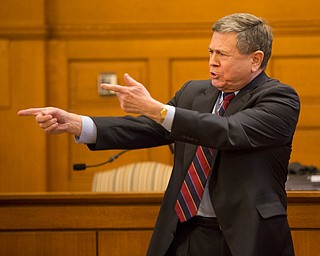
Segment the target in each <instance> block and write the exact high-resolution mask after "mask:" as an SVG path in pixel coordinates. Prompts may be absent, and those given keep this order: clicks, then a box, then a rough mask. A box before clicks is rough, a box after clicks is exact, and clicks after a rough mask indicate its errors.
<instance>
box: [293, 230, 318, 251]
mask: <svg viewBox="0 0 320 256" xmlns="http://www.w3.org/2000/svg"><path fill="white" fill-rule="evenodd" d="M291 234H292V239H293V244H294V250H295V254H296V255H297V256H314V255H318V254H319V249H320V248H319V244H320V232H319V231H318V230H310V229H309V230H308V229H306V230H292V231H291Z"/></svg>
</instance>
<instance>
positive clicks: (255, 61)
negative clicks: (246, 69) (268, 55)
mask: <svg viewBox="0 0 320 256" xmlns="http://www.w3.org/2000/svg"><path fill="white" fill-rule="evenodd" d="M263 58H264V53H263V51H255V52H253V53H252V54H251V59H252V72H256V71H257V70H258V69H259V68H260V67H261V63H262V61H263Z"/></svg>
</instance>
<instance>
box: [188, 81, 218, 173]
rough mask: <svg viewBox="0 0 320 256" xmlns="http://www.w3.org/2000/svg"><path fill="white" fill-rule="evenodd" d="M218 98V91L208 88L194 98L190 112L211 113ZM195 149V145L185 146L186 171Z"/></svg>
mask: <svg viewBox="0 0 320 256" xmlns="http://www.w3.org/2000/svg"><path fill="white" fill-rule="evenodd" d="M218 96H219V91H218V90H217V89H216V88H214V87H213V86H210V87H208V89H206V90H205V91H204V94H202V95H199V96H197V97H195V99H194V102H193V105H192V110H196V111H198V112H201V113H211V112H212V110H213V106H214V104H215V102H216V100H217V98H218ZM196 149H197V145H193V144H186V147H185V157H186V159H187V160H188V161H184V170H186V171H187V170H188V168H189V166H190V164H191V162H192V159H193V157H194V154H195V151H196Z"/></svg>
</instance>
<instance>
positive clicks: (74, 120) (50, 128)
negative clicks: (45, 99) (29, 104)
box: [18, 107, 81, 136]
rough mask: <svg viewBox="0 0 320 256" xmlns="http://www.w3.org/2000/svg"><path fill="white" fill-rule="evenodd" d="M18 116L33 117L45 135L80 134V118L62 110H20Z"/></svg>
mask: <svg viewBox="0 0 320 256" xmlns="http://www.w3.org/2000/svg"><path fill="white" fill-rule="evenodd" d="M18 115H19V116H35V120H36V122H37V123H38V124H39V126H40V127H41V128H42V129H44V130H45V132H46V133H50V134H60V133H64V132H67V133H71V134H73V135H75V136H80V134H81V116H80V115H77V114H73V113H69V112H67V111H65V110H63V109H59V108H54V107H46V108H29V109H24V110H20V111H19V112H18Z"/></svg>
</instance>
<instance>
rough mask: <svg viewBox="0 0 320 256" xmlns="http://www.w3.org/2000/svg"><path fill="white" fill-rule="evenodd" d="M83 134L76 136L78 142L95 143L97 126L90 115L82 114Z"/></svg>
mask: <svg viewBox="0 0 320 256" xmlns="http://www.w3.org/2000/svg"><path fill="white" fill-rule="evenodd" d="M81 124H82V129H81V134H80V137H78V136H75V141H76V143H84V144H94V143H96V141H97V126H96V125H95V123H94V122H93V120H92V119H91V118H90V117H88V116H81Z"/></svg>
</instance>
